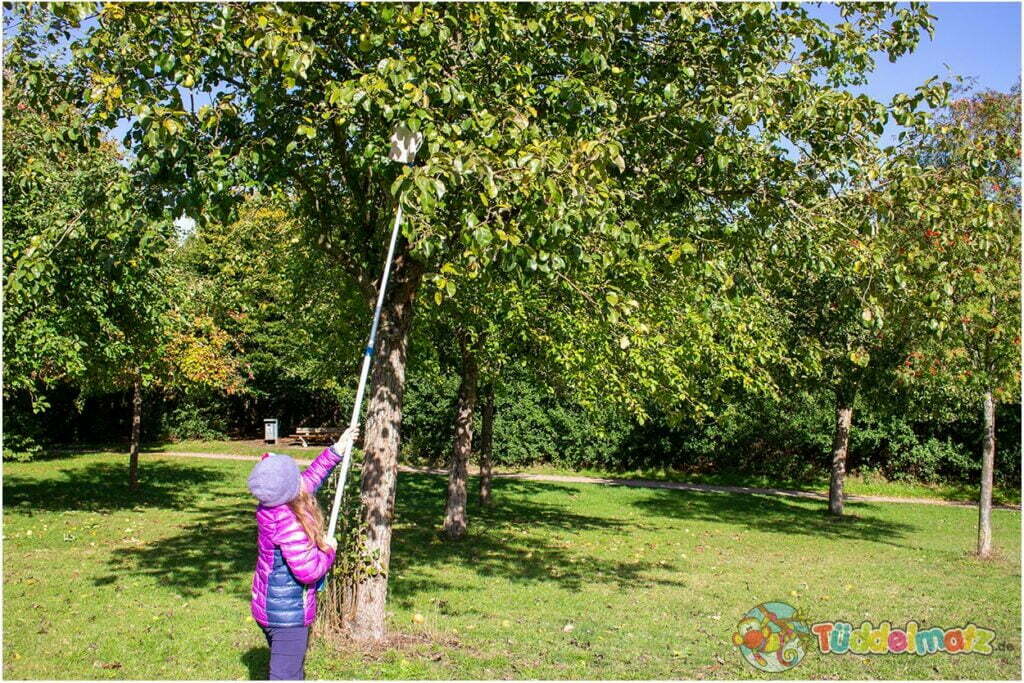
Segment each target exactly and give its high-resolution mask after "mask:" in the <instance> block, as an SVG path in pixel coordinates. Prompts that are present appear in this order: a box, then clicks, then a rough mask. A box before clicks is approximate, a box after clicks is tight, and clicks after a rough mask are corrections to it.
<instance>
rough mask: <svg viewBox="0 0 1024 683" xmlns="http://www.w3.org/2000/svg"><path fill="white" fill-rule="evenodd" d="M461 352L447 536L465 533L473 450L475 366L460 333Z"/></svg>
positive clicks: (446, 523) (459, 536)
mask: <svg viewBox="0 0 1024 683" xmlns="http://www.w3.org/2000/svg"><path fill="white" fill-rule="evenodd" d="M459 347H460V348H461V351H462V382H461V383H460V384H459V402H458V405H457V406H456V409H455V430H454V431H455V438H454V440H453V442H452V460H451V465H450V467H449V470H448V501H447V503H446V505H445V514H444V535H445V536H447V537H448V538H450V539H453V540H454V539H458V538H462V537H463V536H465V535H466V527H467V525H468V521H467V517H466V497H467V496H466V479H467V477H468V475H467V471H466V470H467V467H468V465H469V455H470V453H471V452H472V451H473V411H474V410H476V382H477V367H476V358H475V357H474V355H473V350H472V349H470V348H469V347H468V346H467V344H466V339H465V337H464V336H462V335H460V336H459Z"/></svg>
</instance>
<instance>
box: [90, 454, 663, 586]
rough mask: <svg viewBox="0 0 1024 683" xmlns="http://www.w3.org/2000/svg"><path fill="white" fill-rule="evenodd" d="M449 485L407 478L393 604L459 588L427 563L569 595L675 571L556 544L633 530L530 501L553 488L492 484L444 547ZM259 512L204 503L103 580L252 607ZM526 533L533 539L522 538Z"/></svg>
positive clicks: (117, 562) (127, 553) (123, 558)
mask: <svg viewBox="0 0 1024 683" xmlns="http://www.w3.org/2000/svg"><path fill="white" fill-rule="evenodd" d="M445 487H446V482H445V480H444V478H442V477H435V476H429V475H416V474H404V473H403V474H402V475H401V481H400V484H399V489H400V491H399V494H400V495H399V496H398V505H397V508H396V518H397V523H396V529H395V532H394V536H393V546H392V547H393V555H392V564H391V574H392V577H393V578H395V579H396V581H394V582H393V583H392V584H391V588H392V596H393V597H394V599H396V600H399V601H401V602H402V603H403V604H404V603H408V602H410V601H411V600H412V598H413V596H414V595H416V594H417V593H419V592H421V591H427V592H430V591H436V590H440V589H445V588H456V587H458V586H456V585H455V584H452V583H450V582H448V581H446V580H444V579H440V578H434V577H433V576H430V575H429V574H427V575H425V574H424V572H422V571H421V570H422V569H423V568H426V567H442V568H443V567H445V566H448V565H452V564H455V565H462V566H464V567H466V568H468V569H470V570H471V571H474V572H475V573H477V574H478V575H479V576H482V577H487V576H500V577H503V578H505V579H506V580H509V581H512V582H535V583H549V584H555V585H558V586H561V587H564V588H570V589H572V588H579V587H580V586H581V585H583V584H584V583H586V582H591V581H593V580H594V577H595V575H596V574H597V573H598V572H600V573H602V574H603V575H606V576H608V579H607V580H610V581H615V582H619V583H623V584H626V583H629V584H635V583H637V582H638V581H640V582H643V581H650V579H647V578H644V577H643V576H642V575H643V574H644V573H645V572H647V571H650V570H653V569H655V568H657V569H660V570H664V569H666V568H670V567H666V566H665V565H655V564H653V563H648V562H626V561H606V560H601V559H598V558H592V557H586V556H583V555H579V554H573V553H570V552H569V551H568V549H567V548H566V547H564V544H563V543H562V542H560V541H559V540H558V539H555V538H552V537H553V536H554V535H555V533H554V532H557V531H564V532H569V533H571V532H575V531H581V530H593V529H604V530H607V531H608V532H609V533H610V534H613V535H618V534H622V533H628V531H629V529H630V528H631V527H632V525H631V524H630V523H628V522H623V521H620V520H616V519H607V518H601V517H595V516H588V515H580V514H575V513H572V512H569V511H567V510H566V509H565V508H564V507H562V506H559V505H552V504H546V503H540V502H537V501H535V500H532V499H531V497H533V496H536V495H537V494H540V493H548V494H550V493H551V491H552V490H553V489H564V490H565V492H566V494H571V493H576V491H575V490H573V489H570V488H566V487H560V486H558V485H553V484H547V483H535V482H518V481H501V482H495V486H494V488H495V494H496V495H497V496H499V501H498V502H497V504H496V505H495V506H494V507H492V508H489V509H487V510H480V509H478V508H476V507H473V506H471V509H470V511H469V514H470V519H471V520H472V525H471V527H470V529H471V532H470V535H469V536H468V537H466V538H465V539H462V540H461V541H457V542H448V541H444V540H442V539H441V537H440V535H439V533H438V529H439V525H440V522H441V520H442V519H443V509H444V492H445ZM252 510H253V508H252V506H251V504H249V503H248V502H246V501H244V500H240V501H239V502H238V503H237V504H210V503H206V502H204V503H202V504H200V505H198V506H197V507H196V508H195V513H196V514H193V515H192V516H191V519H190V521H189V522H188V523H185V524H180V525H179V529H180V530H179V532H178V533H176V534H174V535H172V536H169V537H167V538H164V539H161V540H159V541H155V542H153V543H150V544H147V545H145V546H140V547H128V548H119V549H117V550H115V551H114V552H113V554H112V556H111V559H110V569H111V572H110V574H109V575H108V576H104V577H101V578H99V579H97V581H96V583H97V584H106V583H112V582H114V581H116V580H118V578H119V577H122V576H124V575H126V574H136V575H146V576H151V577H154V578H156V580H157V581H159V582H161V583H163V584H165V585H168V586H171V587H173V588H174V589H175V590H177V591H178V592H179V593H180V594H182V595H184V596H186V597H199V596H201V595H203V594H205V593H208V592H209V591H211V590H216V591H224V590H232V591H235V592H237V593H238V596H237V597H238V599H239V600H243V601H248V600H249V593H248V591H247V590H245V591H241V590H239V589H238V584H239V582H247V581H248V577H249V576H250V574H251V572H252V571H253V567H254V565H255V553H256V527H255V520H254V518H253V513H252ZM523 530H526V531H528V532H529V533H528V535H523V534H521V533H520V532H521V531H523ZM527 553H530V555H529V557H528V556H527ZM574 560H575V561H574ZM660 582H662V583H674V582H671V581H665V580H662V581H660ZM679 585H682V584H679Z"/></svg>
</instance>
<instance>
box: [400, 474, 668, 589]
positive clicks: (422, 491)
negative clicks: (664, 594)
mask: <svg viewBox="0 0 1024 683" xmlns="http://www.w3.org/2000/svg"><path fill="white" fill-rule="evenodd" d="M446 486H447V482H446V480H445V479H444V478H443V477H436V476H435V477H431V476H426V475H410V474H405V473H403V474H402V475H401V478H400V482H399V492H400V495H399V496H398V499H399V504H398V505H397V508H396V516H397V525H396V528H395V531H394V536H393V544H394V554H393V556H392V563H391V575H392V578H393V579H395V580H394V581H393V582H392V583H391V585H390V591H391V595H392V598H393V599H394V600H395V601H396V602H397V603H398V604H400V605H402V606H404V607H410V606H412V604H413V603H414V601H415V600H416V599H417V597H418V596H419V595H420V594H421V593H431V592H435V591H438V590H451V589H458V590H468V589H469V587H468V586H466V585H465V584H464V583H463V582H462V581H461V580H457V579H452V580H448V579H445V578H442V577H443V576H444V573H443V571H442V572H441V573H440V575H439V573H438V572H430V573H424V572H422V571H417V570H418V569H422V568H424V567H435V568H441V569H442V570H443V568H444V567H447V566H460V567H464V568H466V569H469V570H471V571H472V572H473V573H475V574H476V575H477V576H480V577H501V578H503V579H505V580H507V581H510V582H512V583H518V584H530V583H536V584H549V585H555V586H558V587H559V588H563V589H569V590H578V589H580V588H581V587H582V586H584V585H585V584H590V583H594V582H595V581H597V582H608V583H614V584H616V585H619V586H636V585H638V584H662V585H675V586H685V582H683V581H680V580H676V579H669V578H665V576H664V575H665V573H666V572H667V571H671V570H672V569H675V567H674V566H673V565H667V564H657V563H654V562H649V561H628V560H626V559H625V558H623V559H605V558H599V557H594V556H592V555H590V554H587V553H585V552H581V550H582V549H581V548H579V546H576V547H575V551H574V547H573V546H570V545H569V544H568V543H566V540H569V539H571V537H572V535H573V534H575V533H577V532H582V531H588V532H594V531H597V532H600V535H606V536H607V537H608V538H609V539H610V540H611V539H616V538H621V537H622V536H625V535H628V534H630V533H632V532H633V531H635V530H636V528H637V525H636V524H634V523H633V522H630V521H625V520H622V519H616V518H611V517H599V516H595V515H586V514H580V513H577V512H573V511H571V510H569V509H567V508H566V507H565V506H564V505H552V504H548V503H544V502H541V501H539V500H538V498H539V496H540V494H546V495H550V494H551V493H553V492H554V493H557V494H559V495H562V496H565V497H566V498H567V497H568V496H570V495H576V494H578V493H579V489H578V488H571V487H567V486H560V485H558V484H552V483H550V482H530V481H517V480H509V479H505V480H495V481H494V482H493V489H494V495H495V503H494V504H493V505H492V506H489V507H484V508H481V507H480V506H479V505H478V504H477V502H476V500H475V496H470V501H469V509H468V517H469V520H470V526H469V532H468V534H467V536H466V537H465V538H463V539H462V540H460V541H456V542H449V541H446V540H444V539H443V538H442V537H441V536H440V534H439V533H438V527H439V524H440V522H441V520H442V519H443V518H444V504H445V490H446ZM592 538H593V536H592ZM563 539H564V540H563ZM655 572H657V574H656V575H655ZM480 590H482V588H480ZM482 604H486V601H484V602H483V603H482ZM441 608H442V609H444V606H443V605H442V606H441Z"/></svg>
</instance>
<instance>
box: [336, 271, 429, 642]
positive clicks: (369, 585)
mask: <svg viewBox="0 0 1024 683" xmlns="http://www.w3.org/2000/svg"><path fill="white" fill-rule="evenodd" d="M421 277H422V268H421V267H420V266H419V265H418V264H417V263H415V262H414V261H411V260H410V259H409V257H408V255H406V254H401V255H399V256H397V257H396V258H395V263H394V266H393V267H392V278H393V279H392V281H391V284H390V285H389V287H388V290H389V294H388V296H387V298H386V299H385V301H384V307H383V310H382V312H381V320H380V328H379V330H378V333H377V346H376V348H377V351H376V359H375V361H374V364H373V370H372V376H371V379H372V391H371V393H370V402H369V405H368V406H367V418H366V429H365V432H364V434H365V436H364V439H363V444H364V450H363V453H364V455H363V466H362V477H361V481H360V486H361V494H360V502H361V504H362V514H363V521H364V522H365V526H366V550H367V551H368V552H369V553H370V554H371V555H372V556H375V557H376V560H375V561H376V564H377V567H378V568H379V569H380V572H379V573H378V574H376V575H375V576H371V577H368V578H366V579H364V580H363V581H361V582H359V583H358V584H356V587H355V590H354V591H353V596H352V609H351V611H350V610H348V609H346V614H347V615H348V616H349V618H350V621H349V623H348V624H347V627H348V632H349V635H350V636H351V637H352V638H354V639H356V640H381V639H383V638H384V637H385V635H386V630H385V612H384V607H385V601H386V600H387V595H388V573H389V568H390V564H391V523H392V519H393V518H394V509H395V485H396V480H397V475H398V450H399V446H400V445H401V428H402V399H403V395H404V391H405V369H406V362H407V358H406V352H407V350H408V344H409V330H410V329H411V327H412V313H413V300H414V298H415V295H416V290H417V288H418V287H419V283H420V279H421Z"/></svg>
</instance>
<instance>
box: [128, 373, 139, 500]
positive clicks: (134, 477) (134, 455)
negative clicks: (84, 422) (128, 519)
mask: <svg viewBox="0 0 1024 683" xmlns="http://www.w3.org/2000/svg"><path fill="white" fill-rule="evenodd" d="M141 433H142V373H141V372H139V371H136V372H135V377H134V379H132V433H131V439H130V442H129V447H128V487H129V488H132V489H137V488H139V440H140V436H141Z"/></svg>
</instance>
